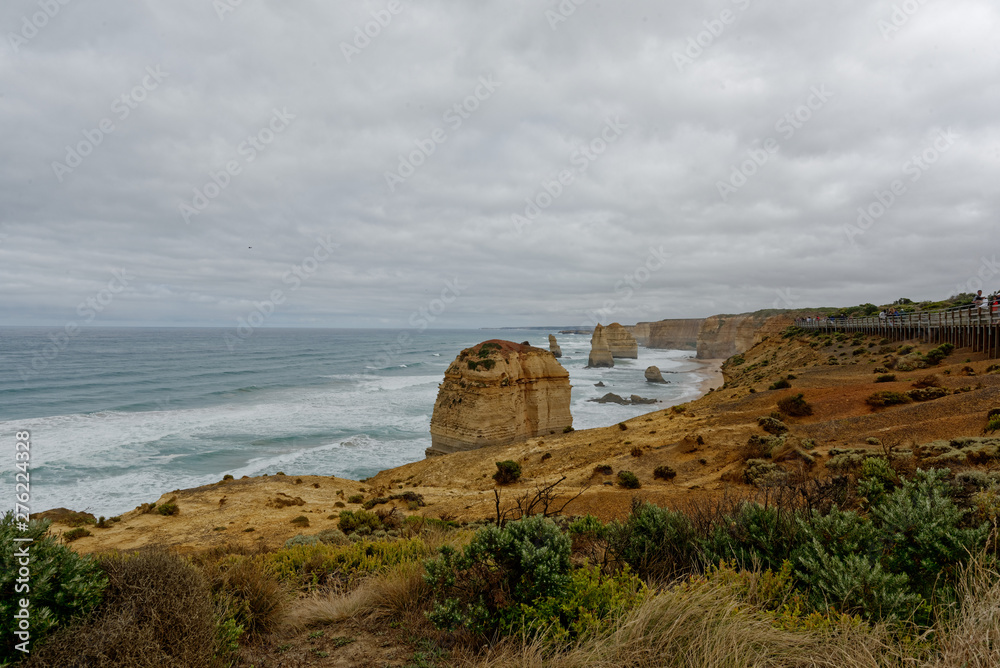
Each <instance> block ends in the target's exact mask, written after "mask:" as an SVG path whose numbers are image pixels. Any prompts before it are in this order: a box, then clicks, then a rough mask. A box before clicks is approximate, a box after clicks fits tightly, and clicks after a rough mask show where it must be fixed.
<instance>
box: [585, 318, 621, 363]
mask: <svg viewBox="0 0 1000 668" xmlns="http://www.w3.org/2000/svg"><path fill="white" fill-rule="evenodd" d="M614 365H615V360H614V359H613V358H612V357H611V349H610V348H608V339H607V336H606V335H605V334H604V327H602V326H601V325H600V324H598V325H597V327H594V333H593V335H591V337H590V357H589V358H588V359H587V366H588V367H612V366H614Z"/></svg>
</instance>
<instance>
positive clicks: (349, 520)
mask: <svg viewBox="0 0 1000 668" xmlns="http://www.w3.org/2000/svg"><path fill="white" fill-rule="evenodd" d="M337 526H338V527H339V528H340V530H341V531H343V532H344V533H345V534H347V533H353V532H355V531H357V530H358V529H359V528H361V527H367V528H368V530H369V532H371V531H375V530H376V529H381V528H382V522H381V520H379V518H378V515H376V514H375V513H370V512H368V511H367V510H343V511H341V512H340V518H339V520H338V521H337Z"/></svg>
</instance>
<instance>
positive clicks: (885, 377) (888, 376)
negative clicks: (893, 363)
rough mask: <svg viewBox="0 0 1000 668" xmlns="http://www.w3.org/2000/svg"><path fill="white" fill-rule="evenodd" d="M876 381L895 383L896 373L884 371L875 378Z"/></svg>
mask: <svg viewBox="0 0 1000 668" xmlns="http://www.w3.org/2000/svg"><path fill="white" fill-rule="evenodd" d="M875 382H876V383H895V382H896V374H894V373H883V374H881V375H880V376H878V377H877V378H876V379H875Z"/></svg>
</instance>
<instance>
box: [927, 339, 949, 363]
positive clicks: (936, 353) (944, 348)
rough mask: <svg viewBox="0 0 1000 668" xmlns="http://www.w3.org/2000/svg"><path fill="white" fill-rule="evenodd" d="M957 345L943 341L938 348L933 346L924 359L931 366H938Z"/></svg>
mask: <svg viewBox="0 0 1000 668" xmlns="http://www.w3.org/2000/svg"><path fill="white" fill-rule="evenodd" d="M954 349H955V346H954V345H952V344H951V343H942V344H941V345H939V346H938V347H937V348H932V349H930V350H928V351H927V353H926V354H925V355H924V356H923V361H924V362H926V363H927V364H929V365H930V366H937V365H938V364H940V363H941V362H942V361H944V358H945V357H947V356H948V355H950V354H951V352H952V351H953V350H954Z"/></svg>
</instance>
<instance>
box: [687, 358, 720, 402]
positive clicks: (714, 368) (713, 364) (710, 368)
mask: <svg viewBox="0 0 1000 668" xmlns="http://www.w3.org/2000/svg"><path fill="white" fill-rule="evenodd" d="M693 361H694V362H697V363H698V364H701V365H702V368H701V369H699V370H698V374H699V375H701V376H704V380H702V381H701V385H700V386H699V387H698V389H699V390H701V393H702V395H703V396H704V395H706V394H708V391H709V390H710V389H719V388H720V387H722V384H723V383H724V382H726V379H725V378H724V377H723V375H722V363H723V362H725V361H726V360H724V359H721V358H717V359H707V360H701V359H695V360H693Z"/></svg>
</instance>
